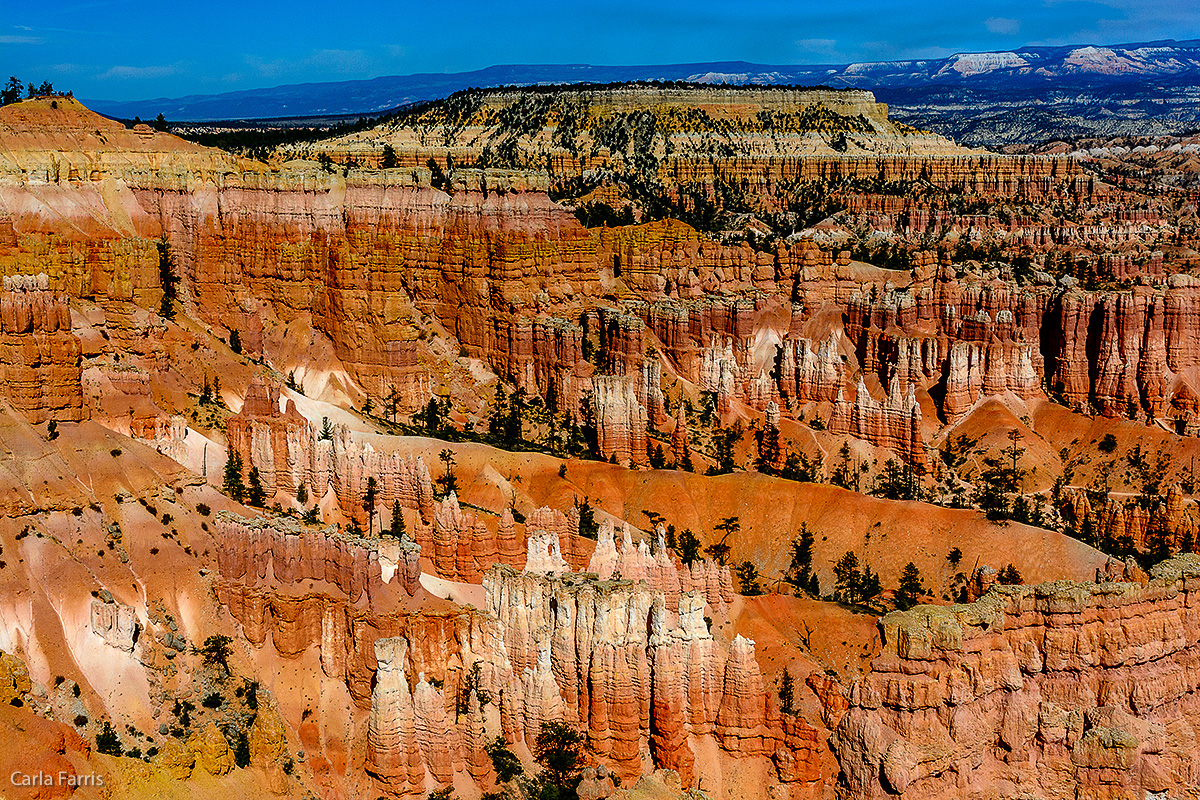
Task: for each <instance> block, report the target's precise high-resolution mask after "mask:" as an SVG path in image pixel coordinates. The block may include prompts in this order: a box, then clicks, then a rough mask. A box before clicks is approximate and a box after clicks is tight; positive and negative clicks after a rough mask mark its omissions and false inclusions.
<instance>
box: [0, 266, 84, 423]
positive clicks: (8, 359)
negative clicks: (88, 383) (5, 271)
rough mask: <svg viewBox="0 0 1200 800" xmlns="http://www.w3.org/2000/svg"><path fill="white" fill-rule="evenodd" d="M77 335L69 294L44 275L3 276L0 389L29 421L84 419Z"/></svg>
mask: <svg viewBox="0 0 1200 800" xmlns="http://www.w3.org/2000/svg"><path fill="white" fill-rule="evenodd" d="M81 376H82V362H81V360H80V343H79V337H77V336H75V335H74V334H72V333H71V313H70V309H69V307H68V304H67V298H66V297H65V296H64V295H62V294H58V293H56V292H52V291H50V280H49V277H48V276H47V275H45V274H44V273H43V274H40V275H29V276H25V275H18V276H5V278H4V292H3V294H2V295H0V390H2V391H3V393H4V399H6V400H7V401H8V402H9V403H11V404H12V405H13V407H14V408H16V409H17V410H18V411H20V412H21V413H22V414H23V415H24V416H25V418H26V419H28V420H29V421H30V422H33V423H38V422H46V421H47V420H52V419H54V420H73V421H78V420H80V419H83V418H84V416H85V415H84V407H83V385H82V382H81Z"/></svg>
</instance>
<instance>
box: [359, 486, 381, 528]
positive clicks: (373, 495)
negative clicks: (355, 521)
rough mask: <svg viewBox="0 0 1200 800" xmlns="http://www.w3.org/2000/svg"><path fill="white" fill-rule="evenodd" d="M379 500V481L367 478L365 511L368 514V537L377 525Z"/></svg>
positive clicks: (363, 503)
mask: <svg viewBox="0 0 1200 800" xmlns="http://www.w3.org/2000/svg"><path fill="white" fill-rule="evenodd" d="M378 500H379V481H377V480H375V476H374V475H371V476H370V477H368V478H367V490H366V491H365V492H363V501H362V505H363V511H365V512H367V535H368V536H369V535H370V534H371V531H372V529H373V528H374V525H375V504H376V502H377V501H378Z"/></svg>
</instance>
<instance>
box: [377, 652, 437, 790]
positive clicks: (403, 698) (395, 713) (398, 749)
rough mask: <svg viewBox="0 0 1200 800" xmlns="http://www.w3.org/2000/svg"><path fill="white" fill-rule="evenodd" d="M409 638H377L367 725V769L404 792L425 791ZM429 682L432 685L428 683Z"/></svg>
mask: <svg viewBox="0 0 1200 800" xmlns="http://www.w3.org/2000/svg"><path fill="white" fill-rule="evenodd" d="M407 653H408V641H407V640H406V639H403V638H400V637H393V638H386V639H376V640H375V663H376V665H377V668H376V671H375V689H374V691H373V692H372V693H371V714H370V717H369V721H368V725H367V760H366V770H367V772H369V773H370V774H372V775H374V776H375V777H376V778H379V779H380V780H381V781H383V782H385V783H387V784H389V785H390V786H392V787H394V788H395V789H396V790H397V791H398V792H400V793H422V792H424V791H425V766H424V764H423V763H422V758H421V747H420V742H418V740H417V715H416V712H415V709H414V706H413V697H412V694H411V693H410V692H409V689H408V679H407V677H405V662H406V656H407ZM426 685H428V684H426Z"/></svg>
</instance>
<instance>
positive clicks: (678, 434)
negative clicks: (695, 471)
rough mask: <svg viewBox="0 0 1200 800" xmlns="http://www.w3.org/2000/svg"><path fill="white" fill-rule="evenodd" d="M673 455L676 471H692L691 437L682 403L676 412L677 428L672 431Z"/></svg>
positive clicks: (681, 402)
mask: <svg viewBox="0 0 1200 800" xmlns="http://www.w3.org/2000/svg"><path fill="white" fill-rule="evenodd" d="M671 455H673V456H674V457H675V468H676V469H688V470H690V469H691V468H692V467H693V466H694V465H693V464H692V448H691V436H690V435H689V434H688V426H687V412H686V411H685V409H684V404H683V401H680V403H679V406H678V408H677V410H676V412H675V427H674V428H673V429H672V430H671Z"/></svg>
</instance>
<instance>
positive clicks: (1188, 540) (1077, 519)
mask: <svg viewBox="0 0 1200 800" xmlns="http://www.w3.org/2000/svg"><path fill="white" fill-rule="evenodd" d="M1151 500H1152V501H1153V503H1154V504H1153V505H1152V506H1151V507H1150V508H1146V507H1145V506H1144V505H1142V504H1141V503H1139V502H1138V500H1137V499H1136V498H1134V499H1129V498H1118V497H1113V496H1111V495H1109V496H1108V497H1107V498H1106V499H1105V501H1104V504H1103V505H1102V506H1099V507H1097V508H1093V507H1092V504H1091V501H1090V500H1089V499H1088V494H1087V492H1086V491H1083V490H1078V491H1074V492H1071V493H1069V494H1068V495H1067V506H1068V509H1069V517H1070V519H1071V520H1072V521H1073V523H1074V526H1075V530H1076V532H1077V533H1079V535H1080V536H1082V537H1083V538H1084V539H1085V540H1086V541H1093V540H1094V541H1098V542H1107V543H1110V545H1109V546H1111V547H1113V548H1116V549H1119V550H1125V551H1129V550H1133V551H1136V552H1139V553H1162V554H1172V553H1182V552H1190V551H1191V550H1192V549H1193V547H1195V545H1196V542H1197V517H1196V511H1197V508H1196V503H1195V501H1189V500H1186V499H1185V498H1184V496H1183V491H1182V490H1181V489H1180V487H1179V486H1178V485H1177V484H1176V485H1173V486H1171V488H1170V489H1168V490H1167V494H1166V495H1165V496H1163V497H1158V498H1151Z"/></svg>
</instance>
